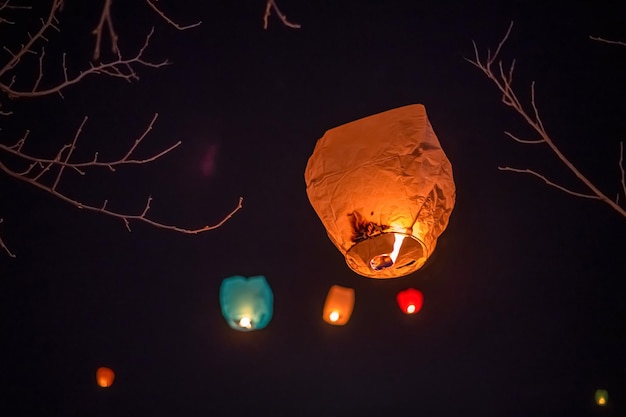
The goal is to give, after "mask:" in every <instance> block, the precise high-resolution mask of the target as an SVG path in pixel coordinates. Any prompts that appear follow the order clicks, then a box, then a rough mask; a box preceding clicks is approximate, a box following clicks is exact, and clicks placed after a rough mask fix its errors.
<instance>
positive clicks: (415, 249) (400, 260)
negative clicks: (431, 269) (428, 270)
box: [346, 232, 428, 278]
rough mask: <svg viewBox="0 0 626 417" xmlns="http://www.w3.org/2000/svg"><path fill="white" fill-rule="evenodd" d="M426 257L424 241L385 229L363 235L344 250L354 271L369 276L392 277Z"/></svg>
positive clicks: (411, 269)
mask: <svg viewBox="0 0 626 417" xmlns="http://www.w3.org/2000/svg"><path fill="white" fill-rule="evenodd" d="M427 258H428V251H427V250H426V246H425V245H424V243H423V242H422V241H421V240H419V239H418V238H416V237H415V236H413V235H411V234H410V233H398V232H385V233H381V234H378V235H375V236H372V237H369V238H367V239H363V240H361V241H359V242H357V243H356V244H354V246H352V247H351V248H350V249H349V250H348V251H347V252H346V263H347V264H348V266H349V267H350V269H352V270H353V271H354V272H356V273H357V274H360V275H364V276H366V277H370V278H394V277H400V276H404V275H408V274H410V273H412V272H414V271H416V270H418V269H419V268H421V267H422V266H423V265H424V263H425V262H426V259H427Z"/></svg>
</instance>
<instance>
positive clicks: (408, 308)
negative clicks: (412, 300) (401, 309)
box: [406, 304, 416, 314]
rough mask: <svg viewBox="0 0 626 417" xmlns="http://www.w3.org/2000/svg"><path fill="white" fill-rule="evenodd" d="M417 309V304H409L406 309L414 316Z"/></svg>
mask: <svg viewBox="0 0 626 417" xmlns="http://www.w3.org/2000/svg"><path fill="white" fill-rule="evenodd" d="M415 309H416V307H415V304H409V305H408V306H407V307H406V312H407V313H409V314H413V313H415Z"/></svg>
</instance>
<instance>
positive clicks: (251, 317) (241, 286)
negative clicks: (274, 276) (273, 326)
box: [220, 275, 274, 332]
mask: <svg viewBox="0 0 626 417" xmlns="http://www.w3.org/2000/svg"><path fill="white" fill-rule="evenodd" d="M220 304H221V306H222V315H223V316H224V318H225V319H226V322H227V323H228V325H229V326H230V327H232V328H233V329H235V330H239V331H242V332H247V331H250V330H258V329H262V328H264V327H265V326H267V325H268V323H269V322H270V320H271V319H272V310H273V304H274V295H273V294H272V289H271V288H270V286H269V284H268V283H267V281H266V280H265V277H264V276H261V275H257V276H254V277H250V278H246V277H242V276H240V275H236V276H233V277H230V278H226V279H224V280H223V281H222V285H221V286H220Z"/></svg>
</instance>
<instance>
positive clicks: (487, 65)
mask: <svg viewBox="0 0 626 417" xmlns="http://www.w3.org/2000/svg"><path fill="white" fill-rule="evenodd" d="M512 28H513V22H511V24H510V25H509V28H508V29H507V31H506V33H505V35H504V37H503V38H502V40H501V41H500V42H499V43H498V47H497V48H496V51H495V53H493V54H492V53H491V50H489V49H487V52H486V57H481V54H480V53H479V50H478V47H477V45H476V43H475V42H473V41H472V44H473V45H474V58H473V59H468V58H466V60H467V61H468V62H470V63H471V64H472V65H474V66H475V67H476V68H478V69H480V70H481V71H482V72H483V74H485V76H487V78H488V79H490V80H491V81H492V82H493V83H494V84H495V85H496V87H497V88H498V90H499V91H500V93H501V94H502V103H504V104H505V105H506V106H508V107H511V108H513V110H515V111H516V112H517V114H519V115H520V116H521V117H522V118H523V119H524V120H525V121H526V123H527V124H528V125H529V126H530V127H531V128H532V129H533V130H534V131H535V132H536V133H537V134H538V135H539V137H540V139H537V140H530V141H529V140H522V139H519V138H518V137H517V136H514V135H512V134H511V133H509V132H505V134H506V135H507V136H509V137H510V138H512V139H514V140H515V141H517V142H520V143H524V144H537V143H545V144H546V145H547V146H548V147H549V148H550V150H551V151H552V153H554V155H556V157H557V158H558V159H559V160H560V161H561V162H562V163H563V164H564V165H565V166H566V167H567V169H569V170H570V171H571V172H572V173H573V174H574V175H575V176H576V177H577V178H578V179H579V181H580V182H581V183H582V184H583V185H584V186H585V187H586V188H588V189H589V190H590V191H591V193H590V194H585V193H579V192H576V191H572V190H570V189H568V188H566V187H563V186H561V185H558V184H556V183H554V182H552V181H550V180H548V179H547V178H546V177H545V176H543V175H541V174H539V173H537V172H536V171H533V170H530V169H517V168H510V167H501V168H500V169H501V170H503V171H513V172H518V173H527V174H531V175H534V176H536V177H538V178H540V179H542V180H543V181H544V182H545V183H546V184H548V185H550V186H552V187H555V188H558V189H560V190H562V191H564V192H566V193H568V194H571V195H574V196H577V197H583V198H592V199H597V200H601V201H602V202H604V203H606V204H608V205H609V206H610V207H611V208H613V209H614V210H615V211H617V212H618V213H619V214H621V215H622V216H624V217H625V218H626V208H625V207H623V206H622V205H620V204H619V203H618V199H616V200H613V199H611V198H609V197H608V196H607V195H606V194H604V193H603V192H602V191H601V190H600V189H599V188H598V187H596V185H595V184H593V183H592V182H591V181H590V180H589V179H588V178H587V177H586V176H585V175H584V174H583V173H582V172H580V170H579V169H578V168H577V167H576V166H575V165H574V164H573V163H572V162H571V161H570V160H569V159H568V158H567V157H566V156H565V155H564V154H563V152H561V150H560V149H559V148H558V147H557V145H556V144H555V143H554V141H553V140H552V138H551V137H550V135H549V134H548V132H547V131H546V129H545V127H544V124H543V122H542V120H541V117H540V115H539V109H538V107H537V103H536V101H535V83H534V81H533V82H532V83H531V85H530V93H531V94H530V95H531V101H530V108H531V112H528V111H527V110H526V109H525V108H524V106H523V105H522V103H521V101H520V100H519V98H518V97H517V94H516V93H515V91H514V90H513V86H512V84H513V69H514V67H515V61H512V63H511V64H510V66H509V67H508V69H507V68H506V67H505V66H504V64H503V63H502V60H501V59H500V58H499V55H500V52H501V50H502V47H503V46H504V44H505V43H506V41H507V39H508V37H509V35H510V34H511V30H512ZM610 43H619V42H610ZM620 44H621V43H620ZM494 64H496V68H497V69H496V70H495V71H494V68H493V66H494ZM619 166H620V169H621V170H622V178H621V179H622V192H623V193H624V194H625V196H626V186H624V161H623V147H622V146H620V159H619Z"/></svg>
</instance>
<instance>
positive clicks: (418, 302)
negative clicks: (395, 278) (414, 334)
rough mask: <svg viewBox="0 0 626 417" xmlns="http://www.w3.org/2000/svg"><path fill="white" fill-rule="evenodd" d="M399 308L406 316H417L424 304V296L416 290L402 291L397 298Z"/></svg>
mask: <svg viewBox="0 0 626 417" xmlns="http://www.w3.org/2000/svg"><path fill="white" fill-rule="evenodd" d="M396 300H397V301H398V306H399V307H400V310H402V311H403V312H404V313H406V314H415V313H417V312H418V311H420V310H421V309H422V305H423V304H424V296H423V295H422V293H421V292H420V291H418V290H416V289H414V288H408V289H406V290H404V291H400V292H399V293H398V295H397V296H396Z"/></svg>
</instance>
